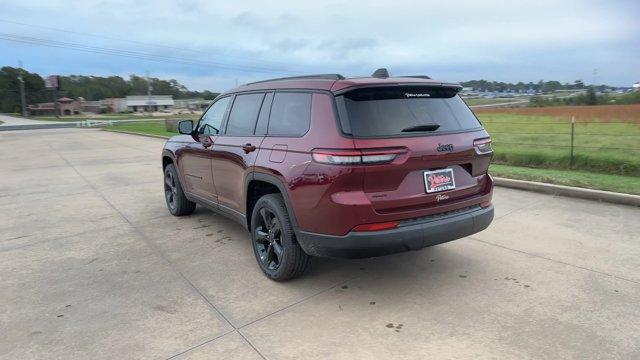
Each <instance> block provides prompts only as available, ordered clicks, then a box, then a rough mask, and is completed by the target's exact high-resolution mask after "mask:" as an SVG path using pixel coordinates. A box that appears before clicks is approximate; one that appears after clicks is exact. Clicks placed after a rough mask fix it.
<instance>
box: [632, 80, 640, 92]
mask: <svg viewBox="0 0 640 360" xmlns="http://www.w3.org/2000/svg"><path fill="white" fill-rule="evenodd" d="M633 91H635V92H640V81H638V82H637V83H635V84H633Z"/></svg>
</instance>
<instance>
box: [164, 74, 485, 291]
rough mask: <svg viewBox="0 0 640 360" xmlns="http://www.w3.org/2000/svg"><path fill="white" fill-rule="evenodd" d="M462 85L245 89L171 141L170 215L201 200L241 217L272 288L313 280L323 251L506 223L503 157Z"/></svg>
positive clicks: (332, 83)
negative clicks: (496, 183) (492, 169)
mask: <svg viewBox="0 0 640 360" xmlns="http://www.w3.org/2000/svg"><path fill="white" fill-rule="evenodd" d="M460 89H461V87H460V85H458V84H451V83H444V82H441V81H436V80H432V79H430V78H429V77H427V76H400V77H389V76H388V73H387V72H386V70H384V69H381V70H378V71H376V73H374V75H373V76H371V77H364V78H345V77H343V76H341V75H337V74H328V75H313V76H302V77H293V78H282V79H274V80H268V81H260V82H255V83H250V84H247V85H243V86H240V87H238V88H236V89H233V90H231V91H229V92H227V93H224V94H222V95H220V96H218V97H217V98H216V99H215V100H214V101H213V103H212V104H211V106H209V108H208V109H207V110H206V111H205V113H204V114H203V115H202V117H201V118H200V120H199V121H198V123H197V124H195V126H194V124H193V122H192V121H181V122H180V123H179V131H180V134H181V135H178V136H174V137H172V138H171V139H169V140H168V141H167V143H166V145H165V147H164V150H163V153H162V165H163V169H164V190H165V196H166V202H167V206H168V208H169V211H170V212H171V214H173V215H176V216H182V215H188V214H190V213H192V212H193V210H194V208H195V206H196V203H198V204H200V205H203V206H205V207H207V208H210V209H212V210H214V211H216V212H219V213H222V214H224V215H227V216H229V217H231V218H232V219H235V220H237V221H238V222H239V223H240V224H242V226H243V227H246V228H247V230H248V231H249V232H250V233H251V239H252V244H253V251H254V253H255V257H256V260H257V262H258V264H259V266H260V269H262V271H263V272H264V273H265V274H266V275H267V276H268V277H269V278H271V279H273V280H286V279H290V278H292V277H295V276H297V275H300V274H301V273H303V272H304V270H305V269H306V268H307V267H308V265H309V260H310V257H311V256H326V257H349V258H361V257H372V256H380V255H384V254H390V253H394V252H400V251H406V250H417V249H420V248H423V247H426V246H431V245H436V244H440V243H443V242H446V241H450V240H455V239H459V238H461V237H464V236H467V235H471V234H474V233H476V232H478V231H481V230H483V229H485V228H486V227H487V226H489V224H490V223H491V221H492V219H493V205H492V204H491V197H492V191H493V181H492V179H491V176H489V174H488V173H487V169H488V167H489V162H490V161H491V157H492V155H493V151H492V148H491V140H490V138H489V134H488V133H487V132H486V131H485V130H484V128H483V127H482V125H481V124H480V122H479V121H478V119H477V118H476V117H475V116H474V114H473V113H472V112H471V110H470V109H469V107H467V105H466V104H465V103H464V101H463V100H462V99H461V98H460V97H459V96H458V95H457V93H458V91H460Z"/></svg>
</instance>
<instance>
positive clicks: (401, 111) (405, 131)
mask: <svg viewBox="0 0 640 360" xmlns="http://www.w3.org/2000/svg"><path fill="white" fill-rule="evenodd" d="M336 104H337V106H338V115H339V116H340V123H341V125H342V130H343V131H344V132H345V133H347V134H352V135H353V136H356V137H389V136H421V135H429V134H438V133H443V132H457V131H464V130H470V129H478V128H480V127H481V126H482V125H481V124H480V122H479V121H478V119H477V118H476V117H475V115H473V113H472V112H471V110H470V109H469V107H468V106H467V105H466V104H465V103H464V101H462V99H461V98H460V97H459V96H458V95H457V89H455V88H447V87H434V86H431V87H416V86H393V87H371V88H362V89H356V90H353V91H350V92H348V93H346V94H344V95H341V96H338V97H336Z"/></svg>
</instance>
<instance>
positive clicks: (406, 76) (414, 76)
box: [398, 75, 431, 79]
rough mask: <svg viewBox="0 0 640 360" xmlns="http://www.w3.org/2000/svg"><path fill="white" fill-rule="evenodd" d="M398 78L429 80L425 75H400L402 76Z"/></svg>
mask: <svg viewBox="0 0 640 360" xmlns="http://www.w3.org/2000/svg"><path fill="white" fill-rule="evenodd" d="M398 77H403V78H418V79H431V77H430V76H427V75H402V76H398Z"/></svg>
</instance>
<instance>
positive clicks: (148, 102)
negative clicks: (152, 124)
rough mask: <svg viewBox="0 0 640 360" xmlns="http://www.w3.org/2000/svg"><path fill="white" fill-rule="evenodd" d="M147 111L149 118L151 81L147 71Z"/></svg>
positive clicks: (150, 113)
mask: <svg viewBox="0 0 640 360" xmlns="http://www.w3.org/2000/svg"><path fill="white" fill-rule="evenodd" d="M147 110H148V111H149V117H151V116H152V112H151V79H150V78H149V71H147Z"/></svg>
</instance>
